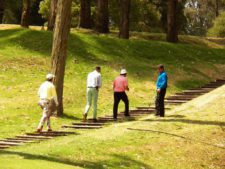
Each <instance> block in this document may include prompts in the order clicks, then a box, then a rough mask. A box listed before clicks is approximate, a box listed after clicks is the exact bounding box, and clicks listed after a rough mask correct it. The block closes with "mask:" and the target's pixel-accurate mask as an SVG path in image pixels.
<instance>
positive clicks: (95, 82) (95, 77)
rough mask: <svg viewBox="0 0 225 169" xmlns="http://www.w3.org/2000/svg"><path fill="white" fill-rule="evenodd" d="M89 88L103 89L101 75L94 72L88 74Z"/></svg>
mask: <svg viewBox="0 0 225 169" xmlns="http://www.w3.org/2000/svg"><path fill="white" fill-rule="evenodd" d="M87 87H101V74H100V73H99V72H97V71H93V72H91V73H89V74H88V78H87Z"/></svg>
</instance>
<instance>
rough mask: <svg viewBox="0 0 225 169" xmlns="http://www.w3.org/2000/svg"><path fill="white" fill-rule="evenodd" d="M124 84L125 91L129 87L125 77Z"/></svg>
mask: <svg viewBox="0 0 225 169" xmlns="http://www.w3.org/2000/svg"><path fill="white" fill-rule="evenodd" d="M124 86H125V89H126V90H127V91H129V90H130V89H129V86H128V80H127V78H126V79H125V81H124Z"/></svg>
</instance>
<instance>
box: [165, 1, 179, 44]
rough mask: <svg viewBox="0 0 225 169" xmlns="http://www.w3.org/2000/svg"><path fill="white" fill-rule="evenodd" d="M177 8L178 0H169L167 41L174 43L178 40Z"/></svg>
mask: <svg viewBox="0 0 225 169" xmlns="http://www.w3.org/2000/svg"><path fill="white" fill-rule="evenodd" d="M177 9H178V0H168V13H167V24H168V25H167V41H168V42H173V43H176V42H177V41H178V30H177V29H178V25H177V15H178V14H177V11H178V10H177Z"/></svg>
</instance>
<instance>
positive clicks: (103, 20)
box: [96, 0, 109, 33]
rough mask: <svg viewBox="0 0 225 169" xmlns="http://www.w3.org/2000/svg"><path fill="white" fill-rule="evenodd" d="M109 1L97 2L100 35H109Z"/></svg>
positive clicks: (97, 27)
mask: <svg viewBox="0 0 225 169" xmlns="http://www.w3.org/2000/svg"><path fill="white" fill-rule="evenodd" d="M108 8H109V7H108V0H98V1H97V21H96V22H97V23H96V30H97V32H99V33H109V9H108Z"/></svg>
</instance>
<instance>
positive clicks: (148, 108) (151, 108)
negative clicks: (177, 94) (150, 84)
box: [136, 106, 171, 112]
mask: <svg viewBox="0 0 225 169" xmlns="http://www.w3.org/2000/svg"><path fill="white" fill-rule="evenodd" d="M136 108H137V109H138V110H143V111H145V110H149V111H150V112H151V111H152V112H154V111H155V107H148V106H146V107H145V106H141V107H136ZM165 109H166V110H170V109H171V108H169V107H165Z"/></svg>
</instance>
